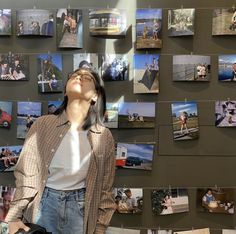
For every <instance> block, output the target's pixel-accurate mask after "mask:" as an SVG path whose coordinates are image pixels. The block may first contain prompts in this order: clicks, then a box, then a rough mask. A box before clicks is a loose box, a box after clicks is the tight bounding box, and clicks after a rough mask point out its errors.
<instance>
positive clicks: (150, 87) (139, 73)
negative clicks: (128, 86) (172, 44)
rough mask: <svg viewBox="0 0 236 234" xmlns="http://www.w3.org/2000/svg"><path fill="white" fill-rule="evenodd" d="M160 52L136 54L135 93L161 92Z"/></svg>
mask: <svg viewBox="0 0 236 234" xmlns="http://www.w3.org/2000/svg"><path fill="white" fill-rule="evenodd" d="M159 58H160V56H159V54H135V55H134V60H133V61H134V93H159Z"/></svg>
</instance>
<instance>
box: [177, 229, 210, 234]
mask: <svg viewBox="0 0 236 234" xmlns="http://www.w3.org/2000/svg"><path fill="white" fill-rule="evenodd" d="M173 234H210V229H209V228H201V229H191V230H188V231H178V232H173Z"/></svg>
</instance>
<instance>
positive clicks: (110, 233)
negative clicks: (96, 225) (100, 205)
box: [106, 227, 140, 234]
mask: <svg viewBox="0 0 236 234" xmlns="http://www.w3.org/2000/svg"><path fill="white" fill-rule="evenodd" d="M121 233H124V234H140V230H135V229H126V228H118V227H108V228H107V230H106V234H121Z"/></svg>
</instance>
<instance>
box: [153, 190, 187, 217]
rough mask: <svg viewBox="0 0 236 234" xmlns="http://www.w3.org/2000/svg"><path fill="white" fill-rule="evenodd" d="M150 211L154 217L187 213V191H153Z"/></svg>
mask: <svg viewBox="0 0 236 234" xmlns="http://www.w3.org/2000/svg"><path fill="white" fill-rule="evenodd" d="M151 200H152V211H153V213H154V214H155V215H169V214H175V213H183V212H188V211H189V201H188V191H187V189H185V188H176V189H158V190H153V191H152V195H151Z"/></svg>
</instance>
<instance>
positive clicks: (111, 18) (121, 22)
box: [89, 8, 127, 37]
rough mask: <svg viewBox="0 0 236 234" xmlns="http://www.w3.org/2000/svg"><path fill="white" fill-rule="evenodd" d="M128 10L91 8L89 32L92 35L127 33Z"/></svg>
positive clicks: (117, 35)
mask: <svg viewBox="0 0 236 234" xmlns="http://www.w3.org/2000/svg"><path fill="white" fill-rule="evenodd" d="M126 21H127V19H126V10H123V9H115V8H110V9H90V10H89V32H90V35H91V36H102V37H120V36H122V37H123V36H125V35H126V30H127V23H126Z"/></svg>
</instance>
